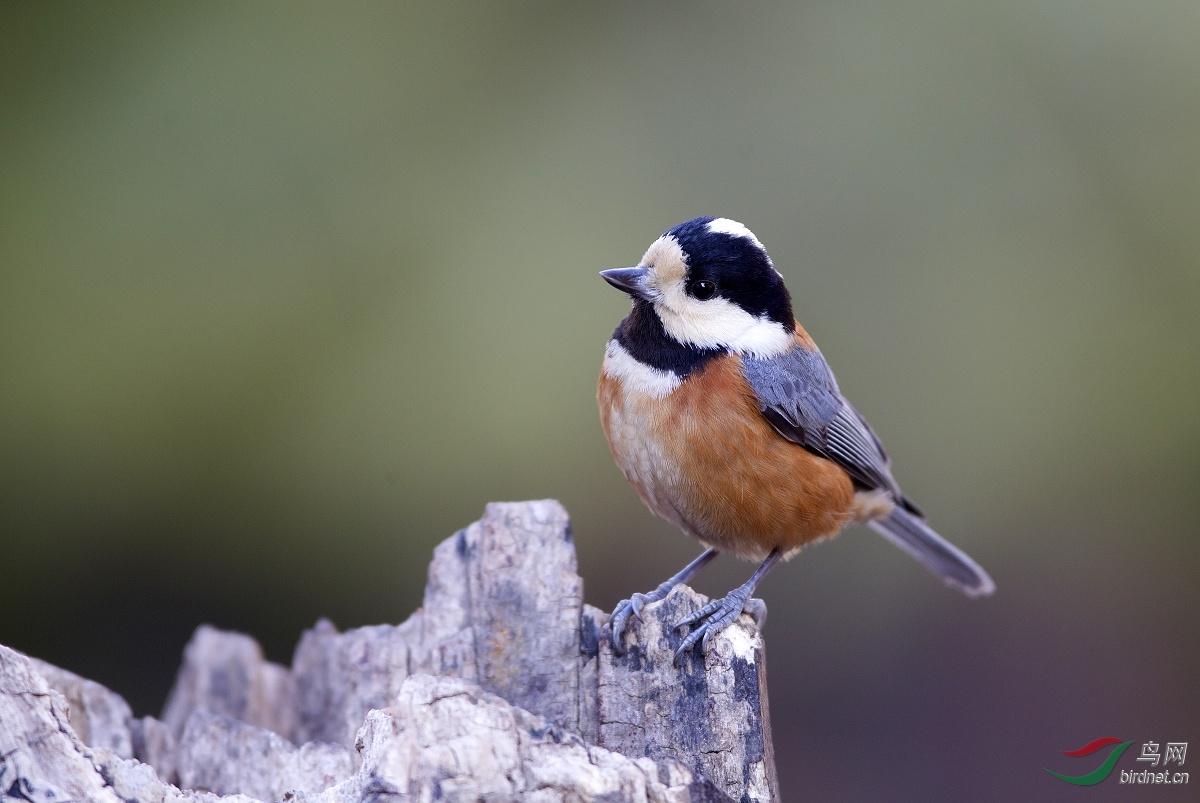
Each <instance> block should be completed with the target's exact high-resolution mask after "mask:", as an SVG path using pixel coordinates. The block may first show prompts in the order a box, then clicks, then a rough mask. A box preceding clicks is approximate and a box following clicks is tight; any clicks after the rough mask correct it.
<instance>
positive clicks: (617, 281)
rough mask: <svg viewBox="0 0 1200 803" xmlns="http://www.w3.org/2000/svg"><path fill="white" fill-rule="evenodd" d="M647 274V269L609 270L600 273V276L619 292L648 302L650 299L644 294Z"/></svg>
mask: <svg viewBox="0 0 1200 803" xmlns="http://www.w3.org/2000/svg"><path fill="white" fill-rule="evenodd" d="M649 272H650V270H649V269H648V268H609V269H608V270H602V271H600V276H601V277H602V278H603V279H604V281H606V282H608V283H609V284H611V285H612V286H613V287H615V288H617V289H618V290H620V291H621V292H623V293H629V295H631V296H633V297H634V298H640V299H642V300H643V301H650V300H651V298H650V296H649V294H648V293H647V292H646V274H648V273H649Z"/></svg>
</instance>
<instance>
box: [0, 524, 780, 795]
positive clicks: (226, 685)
mask: <svg viewBox="0 0 1200 803" xmlns="http://www.w3.org/2000/svg"><path fill="white" fill-rule="evenodd" d="M705 602H706V600H705V599H704V598H703V597H701V596H700V595H698V594H696V593H695V592H693V591H692V590H691V589H689V588H686V587H682V586H681V587H679V588H676V589H675V590H674V591H673V592H672V593H671V595H670V596H668V597H667V598H666V599H665V600H663V601H661V602H659V603H655V604H653V605H649V606H647V607H646V609H645V612H644V615H643V619H642V620H641V621H637V620H634V622H633V627H632V628H631V629H630V631H629V632H627V634H626V646H627V648H628V649H627V651H626V652H625V653H624V654H622V655H620V656H618V655H616V654H615V653H614V652H613V650H612V647H611V644H610V642H609V639H608V637H607V633H606V624H607V618H608V617H607V614H605V613H604V612H602V611H600V610H598V609H596V608H593V607H591V606H589V605H585V604H584V602H583V582H582V580H581V579H580V577H579V575H578V574H577V572H576V564H575V549H574V544H573V542H572V540H571V531H570V526H569V522H568V519H567V514H566V511H565V510H563V508H562V507H561V506H560V505H559V504H558V503H557V502H553V501H540V502H524V503H512V504H491V505H488V507H487V510H486V512H485V515H484V517H483V519H482V520H481V521H479V522H476V523H475V524H472V525H471V526H470V527H467V528H466V529H464V530H462V531H460V532H458V533H456V534H455V535H454V536H452V537H451V538H449V539H447V540H446V541H444V542H443V543H442V544H441V545H440V546H438V547H437V549H436V550H435V551H434V558H433V562H432V564H431V565H430V568H429V579H428V583H427V586H426V589H425V600H424V604H423V605H422V606H421V608H419V609H418V610H417V611H416V612H415V613H414V614H413V615H412V616H411V617H409V619H408V620H407V621H405V622H403V623H402V624H399V625H376V626H372V627H361V628H356V629H354V630H348V631H346V632H344V633H342V632H338V630H337V629H336V628H335V627H334V626H333V625H332V624H331V623H329V622H328V621H325V620H322V621H320V622H318V623H317V625H316V626H315V627H314V628H313V629H312V630H309V631H307V632H306V633H305V634H304V635H303V636H302V638H301V640H300V643H299V644H298V645H297V648H296V652H295V656H294V658H293V661H292V666H291V667H290V668H288V667H283V666H279V665H277V664H272V663H270V662H267V661H266V660H264V658H263V655H262V651H261V649H260V648H259V646H258V644H257V643H256V642H255V641H254V640H253V639H251V638H250V637H248V636H244V635H240V634H236V633H227V632H222V631H219V630H216V629H214V628H211V627H208V626H202V627H201V628H199V629H198V630H197V631H196V634H195V635H194V636H193V638H192V640H191V641H190V642H189V644H188V645H187V647H186V648H185V650H184V662H183V665H182V667H181V668H180V670H179V674H178V676H177V678H176V682H175V686H174V688H173V689H172V691H171V694H170V696H169V697H168V701H167V704H166V706H165V708H164V711H163V717H162V720H161V721H160V720H158V719H155V718H153V717H144V718H142V719H135V718H134V717H133V716H132V714H131V713H130V711H129V707H128V706H127V705H126V704H125V702H124V700H122V699H121V698H120V696H118V695H116V694H115V693H113V692H111V691H109V690H107V689H105V688H104V687H103V686H100V685H99V684H96V683H93V682H91V681H87V680H85V679H83V678H80V677H78V676H76V675H73V674H72V673H70V672H67V671H65V670H62V669H59V668H57V667H53V666H51V665H49V664H46V663H44V662H41V661H37V660H36V659H31V658H28V657H26V656H24V655H21V654H20V653H17V652H15V651H13V650H9V649H7V648H4V647H0V792H2V793H4V794H5V795H7V796H9V797H16V798H22V797H24V799H27V800H35V801H39V803H40V802H41V801H65V800H82V799H87V800H98V801H114V802H115V801H130V802H132V801H135V800H136V801H143V803H144V802H146V801H153V802H154V803H158V802H160V801H162V802H165V801H179V802H180V803H182V802H183V801H197V802H198V801H216V800H229V801H245V802H246V803H249V802H250V801H254V800H260V801H274V800H287V801H295V803H318V802H319V803H350V802H351V801H355V802H356V803H357V801H367V800H370V801H382V800H385V799H386V800H396V801H404V800H414V801H415V800H435V799H440V800H447V801H460V800H461V801H467V800H481V799H487V800H530V801H547V803H548V802H549V801H567V800H571V801H661V802H662V803H683V801H693V802H694V803H700V802H701V801H729V800H734V801H774V800H777V799H778V792H777V787H776V781H775V768H774V757H773V751H772V746H771V732H770V724H769V717H768V711H767V693H766V672H765V661H764V655H763V642H762V638H761V636H760V634H759V633H758V631H757V630H756V628H755V626H754V623H753V621H752V620H751V619H750V617H749V616H742V617H741V619H740V620H739V621H738V622H736V623H735V624H734V625H732V626H730V627H729V628H728V629H727V630H726V631H724V632H723V633H721V634H720V635H719V636H718V637H717V638H715V639H714V640H713V643H712V644H711V645H710V647H709V649H708V651H707V653H702V652H700V651H694V652H692V653H691V654H690V655H689V656H688V657H687V658H686V660H685V661H683V662H682V664H683V665H682V666H680V667H676V666H675V665H674V663H673V657H674V650H675V648H676V647H678V645H679V643H680V640H681V637H682V635H681V634H679V633H676V632H675V631H674V630H673V628H672V625H673V623H674V622H676V621H678V620H679V619H681V618H683V617H684V616H685V615H687V614H688V613H690V612H691V611H692V610H695V608H697V607H699V606H700V605H703V604H704V603H705Z"/></svg>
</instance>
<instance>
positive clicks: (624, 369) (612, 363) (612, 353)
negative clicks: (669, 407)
mask: <svg viewBox="0 0 1200 803" xmlns="http://www.w3.org/2000/svg"><path fill="white" fill-rule="evenodd" d="M603 371H604V373H605V374H607V375H608V376H609V378H611V379H615V380H616V381H618V382H620V383H621V386H622V387H623V388H624V389H625V390H626V391H635V392H637V393H642V394H645V395H647V396H652V397H653V398H656V399H663V398H666V397H667V396H670V395H671V394H672V393H673V392H674V391H675V389H676V388H677V387H679V385H680V384H682V382H683V380H682V379H680V378H679V375H678V374H676V373H673V372H671V371H663V370H662V369H660V368H655V367H653V366H651V365H646V363H644V362H640V361H638V360H637V358H635V357H634V356H633V355H632V354H630V353H629V352H628V351H626V350H625V347H624V346H622V345H621V344H620V343H618V342H617V341H616V340H610V341H608V346H607V347H606V348H605V349H604V367H603Z"/></svg>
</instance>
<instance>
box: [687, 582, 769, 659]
mask: <svg viewBox="0 0 1200 803" xmlns="http://www.w3.org/2000/svg"><path fill="white" fill-rule="evenodd" d="M747 596H748V595H746V596H743V595H741V594H739V593H737V592H736V591H735V592H733V593H731V594H729V595H728V596H726V597H724V598H722V599H715V600H713V601H712V602H710V603H708V604H707V605H705V606H704V607H703V608H699V609H698V610H696V611H695V612H694V613H692V614H691V615H690V616H686V617H684V618H683V619H681V620H679V622H678V623H677V624H676V625H675V629H676V630H678V629H680V628H684V627H687V626H688V625H694V627H693V628H692V632H691V633H688V635H687V638H685V639H684V640H683V643H681V644H680V645H679V649H677V650H676V651H675V663H676V665H678V664H679V661H680V659H681V658H682V657H683V655H684V653H686V652H687V651H688V650H690V649H691V648H692V647H694V646H696V643H697V642H701V649H707V648H708V645H709V642H711V641H712V639H713V637H714V636H716V635H717V634H718V633H720V632H721V631H722V630H724V629H725V628H727V627H729V625H730V624H732V623H733V621H734V620H735V619H737V618H738V616H740V615H741V613H742V611H743V610H745V611H747V612H749V613H750V614H751V615H752V616H754V615H756V614H757V616H756V618H758V617H759V616H763V615H764V612H765V609H766V606H765V605H763V604H762V602H761V600H754V601H753V602H758V605H754V604H752V602H750V601H747V598H746V597H747Z"/></svg>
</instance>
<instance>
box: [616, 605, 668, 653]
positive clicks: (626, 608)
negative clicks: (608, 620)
mask: <svg viewBox="0 0 1200 803" xmlns="http://www.w3.org/2000/svg"><path fill="white" fill-rule="evenodd" d="M651 602H657V598H656V597H655V596H654V594H634V595H633V596H632V597H630V598H629V599H623V600H621V601H620V602H618V603H617V607H615V608H613V612H612V646H613V652H615V653H616V654H617V655H624V654H625V647H624V645H623V644H622V639H623V638H624V636H625V626H626V625H628V624H629V617H631V616H632V617H633V618H635V619H638V620H641V618H642V609H643V608H645V607H646V605H647V604H648V603H651Z"/></svg>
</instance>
